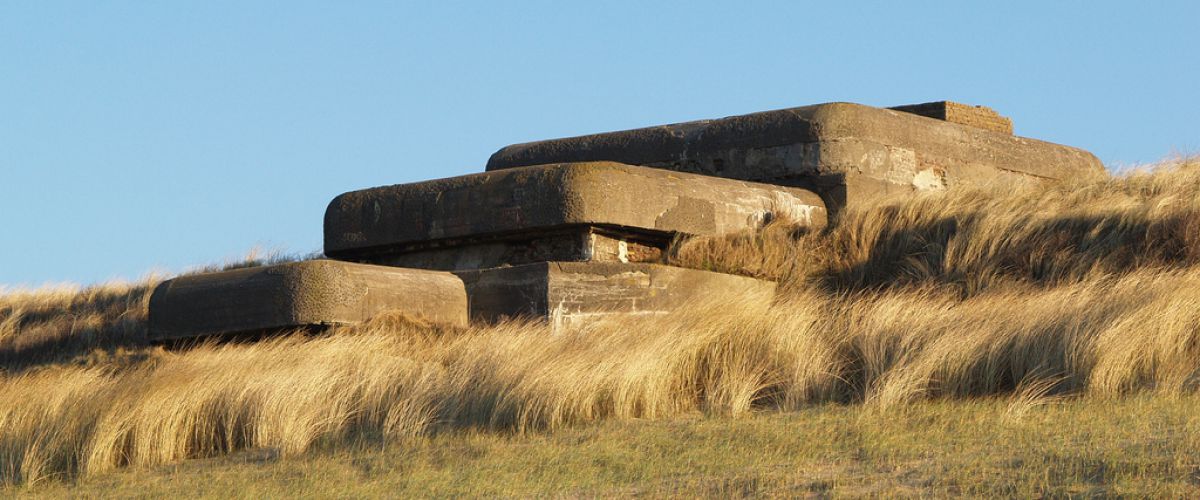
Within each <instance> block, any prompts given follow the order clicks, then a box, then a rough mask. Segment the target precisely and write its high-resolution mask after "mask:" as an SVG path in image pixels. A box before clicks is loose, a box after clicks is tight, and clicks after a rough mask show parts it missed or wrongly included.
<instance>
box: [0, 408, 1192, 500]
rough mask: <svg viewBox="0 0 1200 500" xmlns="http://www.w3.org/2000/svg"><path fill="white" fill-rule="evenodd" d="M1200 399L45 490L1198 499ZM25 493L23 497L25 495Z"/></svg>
mask: <svg viewBox="0 0 1200 500" xmlns="http://www.w3.org/2000/svg"><path fill="white" fill-rule="evenodd" d="M1197 403H1200V401H1198V400H1197V399H1196V397H1186V398H1181V399H1170V398H1158V397H1134V398H1125V399H1121V400H1115V401H1096V400H1087V399H1075V400H1071V401H1066V402H1060V403H1052V404H1045V405H1041V406H1037V407H1030V406H1027V405H1025V404H1021V403H1016V404H1014V403H1012V402H1011V401H1008V400H1005V399H987V400H976V401H965V402H964V401H946V402H931V403H923V404H920V405H913V406H910V407H906V408H904V409H903V410H902V411H894V412H888V413H886V414H884V413H879V412H871V411H864V410H863V409H862V407H860V406H855V405H819V406H815V407H812V408H808V409H804V410H799V411H795V412H784V413H778V412H769V413H763V414H759V415H755V416H753V417H751V418H740V419H726V418H706V417H703V416H700V415H696V414H694V415H684V416H677V417H674V418H671V419H668V420H662V421H625V422H621V421H609V422H605V423H602V424H598V425H590V426H583V427H573V428H568V429H562V430H559V431H556V432H553V433H538V434H534V435H526V436H512V435H507V434H499V433H491V432H486V433H478V432H470V433H461V432H459V433H447V434H441V435H437V436H433V437H425V438H416V439H412V440H405V441H403V442H398V443H392V444H391V445H389V446H386V447H381V443H378V442H360V443H357V444H353V445H349V446H347V445H345V444H338V445H336V446H324V447H319V449H317V450H315V451H314V452H312V453H309V454H307V455H305V456H303V457H297V458H292V459H280V458H278V457H277V456H276V455H274V454H272V453H270V452H269V451H263V450H258V451H255V452H243V453H239V454H237V455H235V456H233V457H229V458H223V459H210V460H197V461H190V462H183V463H178V464H174V465H168V466H159V467H154V468H150V469H145V470H133V471H128V470H127V471H122V472H115V473H109V474H102V475H99V476H96V477H93V478H89V479H87V480H84V481H82V482H80V483H79V484H70V485H69V484H61V483H57V484H56V483H52V484H49V485H47V486H44V487H41V488H36V489H33V490H27V493H34V494H38V495H67V494H71V495H83V496H92V495H115V496H139V495H150V496H169V495H175V494H179V493H180V492H188V494H189V495H203V496H209V497H220V498H224V497H228V496H230V495H239V496H242V497H246V498H261V497H264V496H271V497H283V496H294V495H304V496H320V497H331V496H400V497H404V496H463V495H468V496H549V495H571V496H576V495H578V496H627V495H631V494H640V495H651V496H656V497H657V496H687V497H693V496H697V495H703V496H742V495H751V494H752V495H773V496H796V495H799V494H807V493H817V494H832V495H838V496H866V495H877V494H888V495H895V494H902V495H925V496H928V495H934V496H946V495H963V494H971V495H988V496H995V495H1005V496H1020V497H1031V496H1040V495H1045V494H1055V495H1077V496H1085V495H1086V496H1091V495H1095V494H1101V493H1107V494H1137V495H1147V496H1154V497H1176V498H1179V497H1187V496H1195V494H1196V492H1197V491H1200V457H1198V456H1197V453H1196V451H1195V450H1196V449H1197V446H1198V445H1200V415H1197V414H1196V412H1195V411H1194V409H1195V407H1196V404H1197ZM14 492H16V491H14Z"/></svg>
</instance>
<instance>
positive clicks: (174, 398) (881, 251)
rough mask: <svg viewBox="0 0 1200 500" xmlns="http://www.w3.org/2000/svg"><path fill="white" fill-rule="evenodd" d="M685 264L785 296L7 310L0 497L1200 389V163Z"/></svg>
mask: <svg viewBox="0 0 1200 500" xmlns="http://www.w3.org/2000/svg"><path fill="white" fill-rule="evenodd" d="M672 258H673V259H674V261H675V263H677V264H680V265H687V266H692V267H699V268H710V269H719V270H725V271H735V272H740V273H744V274H751V275H759V276H770V277H775V278H778V279H782V280H784V282H785V284H786V285H787V286H786V287H785V288H786V289H787V293H786V294H785V295H784V296H783V297H781V299H780V300H779V301H778V302H777V303H775V304H764V303H755V302H751V301H747V300H745V299H743V298H740V297H722V296H712V297H709V298H707V299H706V300H707V302H701V303H697V304H695V305H694V307H690V308H687V309H686V310H683V311H679V312H677V313H673V314H670V315H667V316H663V317H649V318H623V319H620V318H618V319H607V320H600V321H596V322H593V323H591V324H587V325H584V326H581V327H580V328H578V329H577V330H574V331H571V332H568V333H565V334H562V335H556V336H551V335H550V334H549V332H548V330H547V328H546V327H545V326H543V325H540V324H536V323H523V322H511V323H505V324H500V325H496V326H491V327H479V328H470V329H462V330H448V329H437V328H431V327H428V326H423V325H418V324H414V323H411V322H408V321H405V320H403V319H402V318H391V317H385V318H379V319H377V320H376V321H373V322H372V323H370V324H368V325H365V326H362V327H359V328H343V329H340V330H336V331H334V332H331V333H330V334H327V335H323V336H318V337H304V336H293V337H286V338H277V339H273V340H268V341H265V342H260V343H254V344H220V345H218V344H206V345H201V346H199V347H196V348H193V349H189V350H186V351H164V350H162V349H159V348H153V347H149V346H147V345H146V344H145V335H144V318H145V305H146V295H147V293H146V292H147V290H148V289H149V287H150V286H151V285H152V283H151V282H146V283H141V284H137V285H127V286H101V287H93V288H88V289H84V290H82V291H80V290H45V291H32V292H18V293H9V294H7V295H4V296H2V297H0V360H2V361H3V364H2V365H0V367H2V368H0V370H2V371H0V394H4V395H5V397H4V398H3V399H2V400H0V482H3V483H9V484H15V483H36V482H39V481H41V480H44V479H47V478H54V477H71V476H78V475H91V474H96V473H100V472H104V471H109V470H112V469H114V468H118V467H123V466H130V465H132V466H146V465H153V464H161V463H166V462H172V461H176V460H179V459H185V458H193V457H205V456H215V455H221V454H225V453H228V452H231V451H234V450H238V449H245V448H272V449H277V450H279V451H280V452H281V453H283V454H297V453H302V452H304V451H306V450H309V449H310V448H312V447H313V446H314V445H315V444H318V443H325V442H329V443H338V442H348V441H361V440H366V441H370V442H383V443H396V444H397V445H402V444H403V443H404V442H405V439H406V438H408V437H410V436H417V435H428V434H430V433H434V432H458V431H459V430H473V429H474V430H478V429H491V430H501V431H516V432H527V431H532V430H540V429H554V428H558V427H562V426H566V425H571V424H578V423H586V422H595V421H600V420H619V419H629V418H666V417H672V416H677V415H681V414H687V413H693V412H703V413H707V414H710V415H720V416H729V417H739V416H742V415H746V414H748V413H750V412H753V411H760V410H797V409H802V408H805V407H807V406H809V405H814V404H820V403H829V402H837V403H846V404H852V405H862V406H863V407H864V408H865V409H867V410H869V411H871V412H874V411H879V412H887V411H896V410H897V409H901V408H904V407H907V406H908V405H910V404H912V403H914V402H917V401H927V400H939V399H959V398H976V397H985V396H1003V397H1008V398H1010V399H1011V403H1010V404H1009V405H1008V406H1007V411H1006V415H1008V416H1009V417H1010V418H1013V419H1020V418H1022V416H1023V415H1025V414H1026V413H1028V412H1029V411H1031V408H1034V407H1036V406H1038V405H1040V404H1043V403H1045V402H1046V401H1048V400H1051V399H1052V398H1061V397H1075V398H1099V399H1104V398H1113V397H1120V396H1124V395H1127V394H1130V393H1149V394H1154V395H1163V396H1170V397H1175V396H1182V395H1187V394H1191V393H1193V392H1194V391H1195V388H1196V385H1197V382H1198V381H1200V372H1198V368H1200V338H1198V336H1200V265H1197V264H1198V259H1200V165H1197V164H1196V162H1195V161H1192V160H1179V161H1174V162H1167V163H1165V164H1164V165H1161V166H1159V167H1158V168H1157V169H1155V170H1154V171H1152V172H1148V173H1136V174H1129V175H1125V176H1122V177H1119V178H1115V179H1112V180H1107V181H1102V182H1096V183H1091V184H1082V185H1072V186H1062V187H1051V188H1043V189H1032V188H1031V189H1026V190H1021V191H1018V192H1015V193H1014V192H1007V191H1005V190H1000V189H997V190H991V191H989V190H971V191H960V192H951V193H944V194H935V195H929V196H924V197H921V198H917V199H915V200H908V201H900V200H892V201H881V202H880V203H878V204H876V205H873V206H865V207H859V208H857V209H855V210H853V211H850V212H848V213H845V214H843V215H842V216H841V217H840V220H838V221H837V222H836V224H835V225H834V226H833V227H832V228H831V229H829V230H827V231H826V232H824V233H822V234H804V233H803V231H801V230H797V229H795V228H792V227H788V226H787V225H785V224H782V223H776V224H773V225H771V226H769V227H767V228H764V229H763V230H762V231H759V232H757V233H753V234H743V235H735V236H731V237H726V238H717V239H705V240H694V241H685V242H680V244H679V245H678V247H677V248H676V249H675V251H674V252H672Z"/></svg>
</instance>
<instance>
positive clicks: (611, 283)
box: [455, 262, 775, 329]
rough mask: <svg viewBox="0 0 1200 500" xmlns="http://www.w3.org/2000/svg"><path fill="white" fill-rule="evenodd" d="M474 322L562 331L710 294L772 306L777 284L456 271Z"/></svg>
mask: <svg viewBox="0 0 1200 500" xmlns="http://www.w3.org/2000/svg"><path fill="white" fill-rule="evenodd" d="M455 274H457V275H458V276H459V277H460V278H462V280H463V283H465V284H466V287H467V294H468V296H469V300H470V309H471V318H472V319H473V320H478V321H496V320H500V319H504V318H511V317H533V318H537V319H545V320H547V321H550V322H551V324H552V325H553V326H554V327H555V328H556V329H561V328H569V327H572V326H574V325H577V324H579V323H580V322H584V321H589V320H594V319H596V318H600V317H605V316H609V315H613V314H620V315H648V314H664V313H667V312H670V311H673V310H675V309H677V308H679V307H684V306H686V305H687V304H689V303H690V302H691V301H694V300H697V299H698V298H700V297H702V296H704V295H705V294H709V293H731V294H739V295H741V296H749V297H752V298H757V300H763V301H770V300H772V299H773V298H774V294H775V283H772V282H770V281H762V280H757V279H754V278H747V277H743V276H733V275H729V274H720V273H713V272H708V271H698V270H694V269H683V268H678V267H670V266H664V265H656V264H619V263H596V262H542V263H537V264H528V265H523V266H515V267H503V268H495V269H483V270H476V271H461V272H456V273H455Z"/></svg>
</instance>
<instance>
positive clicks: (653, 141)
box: [487, 103, 1106, 209]
mask: <svg viewBox="0 0 1200 500" xmlns="http://www.w3.org/2000/svg"><path fill="white" fill-rule="evenodd" d="M600 160H608V161H619V162H623V163H629V164H635V165H645V166H651V167H656V168H663V169H669V170H677V171H686V172H694V173H699V174H704V175H711V176H719V177H728V178H734V179H746V180H752V181H757V182H768V183H776V184H783V185H793V186H800V187H806V188H810V189H813V190H816V191H818V192H820V193H821V195H822V197H823V198H824V199H825V202H826V204H827V206H829V207H830V209H835V208H837V207H841V206H845V205H846V204H847V203H854V202H855V201H857V200H860V199H870V198H873V197H876V196H880V195H884V194H890V193H911V192H917V191H924V190H931V189H943V188H949V187H955V186H958V185H979V184H987V183H993V182H999V183H1006V184H1008V183H1027V182H1044V181H1054V180H1064V179H1070V178H1080V177H1084V178H1091V177H1097V176H1103V175H1106V173H1105V170H1104V167H1103V165H1102V164H1101V163H1100V161H1099V160H1098V159H1097V158H1096V157H1095V156H1093V155H1092V154H1091V153H1088V152H1086V151H1083V150H1080V149H1076V148H1072V147H1067V146H1061V145H1057V144H1051V143H1048V142H1043V141H1038V140H1035V139H1028V138H1024V137H1016V136H1012V135H1009V134H1002V133H996V132H993V131H990V130H986V129H983V128H978V127H974V126H966V125H961V124H957V123H951V122H946V121H942V120H934V119H929V118H926V117H924V116H919V115H916V114H912V113H906V112H900V111H893V110H889V109H882V108H874V107H870V106H863V105H859V104H851V103H830V104H820V105H815V106H805V107H799V108H791V109H783V110H777V111H767V112H762V113H754V114H749V115H742V116H733V117H728V118H722V119H718V120H704V121H697V122H688V123H680V124H674V125H664V126H658V127H650V128H644V129H637V130H628V131H621V132H612V133H606V134H596V135H589V136H582V137H572V138H566V139H555V140H548V141H539V142H531V143H526V144H515V145H511V146H507V147H505V148H502V149H500V150H499V151H497V152H496V153H495V154H493V155H492V157H491V159H490V160H489V161H488V166H487V169H488V170H489V171H495V170H502V169H507V168H512V167H518V166H522V165H531V164H541V163H553V162H566V161H575V162H577V161H600Z"/></svg>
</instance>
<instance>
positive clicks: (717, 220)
mask: <svg viewBox="0 0 1200 500" xmlns="http://www.w3.org/2000/svg"><path fill="white" fill-rule="evenodd" d="M778 217H784V218H788V219H791V220H794V221H796V222H798V223H802V224H808V225H810V226H812V227H822V226H823V225H824V224H825V208H824V205H823V203H822V201H821V198H820V197H819V196H817V195H816V194H814V193H812V192H810V191H807V190H804V189H797V188H789V187H781V186H773V185H766V184H758V183H753V182H745V181H739V180H733V179H723V178H717V177H708V176H702V175H696V174H690V173H682V172H670V171H666V170H662V169H654V168H646V167H637V166H630V165H623V164H619V163H613V162H593V163H562V164H552V165H539V166H531V167H524V168H514V169H507V170H502V171H497V172H487V173H481V174H475V175H465V176H461V177H452V178H448V179H439V180H433V181H427V182H418V183H413V184H401V185H395V186H386V187H378V188H372V189H366V190H362V191H354V192H350V193H345V194H342V195H340V196H338V197H337V198H335V199H334V200H333V201H332V202H331V203H330V204H329V208H328V209H327V210H326V212H325V254H326V255H328V256H330V257H333V258H337V259H343V260H353V261H359V262H372V263H382V264H388V265H397V266H406V267H421V268H430V269H449V270H457V269H471V268H486V267H495V266H501V265H516V264H523V263H528V262H537V261H549V260H575V261H593V260H612V261H618V262H628V261H636V260H639V257H647V258H648V259H650V260H653V259H654V258H655V256H656V255H658V254H659V253H661V250H662V249H663V248H665V246H666V244H667V242H669V241H670V239H671V238H673V237H674V236H676V235H714V234H723V233H729V232H735V231H740V230H746V229H754V228H757V227H759V226H761V225H762V224H763V223H764V222H765V221H767V220H770V219H772V218H778Z"/></svg>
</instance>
